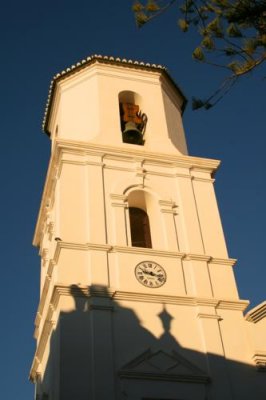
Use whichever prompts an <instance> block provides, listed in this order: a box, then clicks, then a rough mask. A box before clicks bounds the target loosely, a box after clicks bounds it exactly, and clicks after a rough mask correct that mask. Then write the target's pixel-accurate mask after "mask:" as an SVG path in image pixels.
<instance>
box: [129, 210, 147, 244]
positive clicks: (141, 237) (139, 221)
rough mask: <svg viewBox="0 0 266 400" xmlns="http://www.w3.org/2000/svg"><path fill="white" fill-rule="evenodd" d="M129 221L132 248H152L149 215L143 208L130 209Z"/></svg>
mask: <svg viewBox="0 0 266 400" xmlns="http://www.w3.org/2000/svg"><path fill="white" fill-rule="evenodd" d="M129 220H130V231H131V243H132V246H136V247H148V248H151V247H152V244H151V232H150V223H149V217H148V215H147V213H146V212H145V211H144V210H142V209H141V208H137V207H129Z"/></svg>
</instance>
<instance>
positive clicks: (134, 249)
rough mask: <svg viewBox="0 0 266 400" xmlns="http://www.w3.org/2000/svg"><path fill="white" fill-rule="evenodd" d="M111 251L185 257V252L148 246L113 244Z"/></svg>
mask: <svg viewBox="0 0 266 400" xmlns="http://www.w3.org/2000/svg"><path fill="white" fill-rule="evenodd" d="M110 252H111V253H129V254H130V253H132V254H143V255H150V256H152V255H153V256H161V257H174V258H183V257H184V253H179V252H176V251H168V250H156V249H150V248H146V247H128V246H111V248H110Z"/></svg>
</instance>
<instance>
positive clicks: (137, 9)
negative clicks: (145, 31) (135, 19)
mask: <svg viewBox="0 0 266 400" xmlns="http://www.w3.org/2000/svg"><path fill="white" fill-rule="evenodd" d="M143 9H144V6H143V5H142V4H141V3H140V2H139V1H136V2H135V3H134V4H133V6H132V10H133V11H134V12H135V13H138V12H140V11H142V10H143Z"/></svg>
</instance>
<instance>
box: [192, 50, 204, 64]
mask: <svg viewBox="0 0 266 400" xmlns="http://www.w3.org/2000/svg"><path fill="white" fill-rule="evenodd" d="M192 57H193V58H194V59H195V60H198V61H204V59H205V56H204V53H203V51H202V48H201V47H196V49H195V50H194V51H193V53H192Z"/></svg>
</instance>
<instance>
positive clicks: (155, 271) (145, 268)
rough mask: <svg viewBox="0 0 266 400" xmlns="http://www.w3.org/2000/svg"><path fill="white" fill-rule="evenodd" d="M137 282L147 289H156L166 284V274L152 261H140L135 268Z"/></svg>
mask: <svg viewBox="0 0 266 400" xmlns="http://www.w3.org/2000/svg"><path fill="white" fill-rule="evenodd" d="M135 275H136V278H137V280H138V281H139V282H140V283H142V285H144V286H147V287H149V288H158V287H160V286H162V285H163V284H164V283H165V282H166V272H165V270H164V269H163V267H161V266H160V265H159V264H157V263H156V262H154V261H142V262H141V263H139V264H138V265H137V266H136V268H135Z"/></svg>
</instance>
